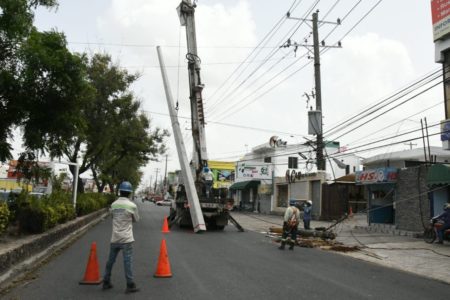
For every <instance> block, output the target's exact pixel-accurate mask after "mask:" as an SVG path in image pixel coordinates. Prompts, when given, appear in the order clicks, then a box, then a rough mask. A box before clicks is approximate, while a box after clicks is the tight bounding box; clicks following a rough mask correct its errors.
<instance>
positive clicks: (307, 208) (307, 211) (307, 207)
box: [303, 200, 312, 229]
mask: <svg viewBox="0 0 450 300" xmlns="http://www.w3.org/2000/svg"><path fill="white" fill-rule="evenodd" d="M311 210H312V201H311V200H308V201H306V203H305V204H304V206H303V226H304V227H305V229H311V227H310V223H311Z"/></svg>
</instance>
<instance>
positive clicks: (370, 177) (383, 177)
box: [355, 168, 398, 184]
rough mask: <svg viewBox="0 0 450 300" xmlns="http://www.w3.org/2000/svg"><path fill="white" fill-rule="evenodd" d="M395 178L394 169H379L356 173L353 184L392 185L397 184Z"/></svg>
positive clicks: (395, 171)
mask: <svg viewBox="0 0 450 300" xmlns="http://www.w3.org/2000/svg"><path fill="white" fill-rule="evenodd" d="M397 177H398V172H397V169H396V168H379V169H372V170H365V171H357V172H356V178H355V182H356V183H357V184H372V183H394V182H397Z"/></svg>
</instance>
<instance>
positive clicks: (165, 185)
mask: <svg viewBox="0 0 450 300" xmlns="http://www.w3.org/2000/svg"><path fill="white" fill-rule="evenodd" d="M166 191H167V154H166V168H165V170H164V192H166Z"/></svg>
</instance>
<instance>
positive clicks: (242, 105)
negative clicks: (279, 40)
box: [219, 1, 381, 120]
mask: <svg viewBox="0 0 450 300" xmlns="http://www.w3.org/2000/svg"><path fill="white" fill-rule="evenodd" d="M380 2H381V1H379V2H378V3H377V4H375V5H374V6H373V7H372V8H371V9H370V10H369V12H368V13H366V14H365V15H364V16H363V17H362V18H361V19H360V20H359V21H358V22H357V23H356V24H360V23H361V21H362V20H363V19H365V18H366V17H367V16H368V14H369V13H370V12H372V11H373V9H374V8H375V7H376V6H377V5H378V4H379V3H380ZM358 4H359V2H358V3H357V4H356V5H358ZM356 5H355V6H356ZM355 6H353V7H352V9H351V10H350V12H351V11H353V10H354V8H355ZM348 15H349V13H348V14H346V16H348ZM355 27H356V26H353V27H352V30H353V29H354V28H355ZM349 32H351V31H348V32H347V33H346V34H345V35H344V36H343V37H345V36H346V35H348V34H349ZM342 39H343V38H341V39H339V40H342ZM329 49H330V48H325V49H324V50H323V51H321V54H322V53H325V52H326V51H328V50H329ZM309 64H311V61H309V62H307V63H306V64H305V65H303V66H301V67H300V68H299V69H297V70H296V71H294V72H292V73H290V74H289V75H287V76H286V77H285V78H283V79H282V80H280V81H278V82H277V83H276V84H274V85H272V86H270V87H269V88H267V89H266V90H265V91H264V92H262V93H261V94H258V95H257V96H255V97H254V98H253V99H252V100H250V101H249V102H248V103H243V102H242V100H245V99H247V98H248V97H249V96H246V97H245V99H238V100H239V101H235V102H239V103H241V106H240V107H237V108H236V107H235V108H234V109H233V110H232V111H229V112H228V113H227V114H226V116H222V117H221V118H219V120H222V119H223V118H225V117H228V116H229V115H231V114H233V113H236V112H237V111H239V110H242V109H243V108H245V107H246V106H248V105H250V104H251V103H253V102H255V101H257V100H258V99H260V98H261V97H262V96H264V95H266V94H267V93H269V92H270V91H273V90H274V88H276V87H277V86H279V85H280V84H281V83H283V82H284V81H286V80H287V79H289V78H290V77H292V76H294V75H295V74H296V73H298V72H300V71H301V70H303V69H304V68H305V67H306V66H307V65H309ZM284 70H286V68H285V69H284ZM274 78H275V76H274V77H272V78H271V80H268V81H266V82H265V83H264V84H263V85H261V86H259V87H258V88H257V89H256V90H258V91H259V90H261V89H262V88H263V87H266V86H267V83H268V82H270V81H272V80H273V79H274Z"/></svg>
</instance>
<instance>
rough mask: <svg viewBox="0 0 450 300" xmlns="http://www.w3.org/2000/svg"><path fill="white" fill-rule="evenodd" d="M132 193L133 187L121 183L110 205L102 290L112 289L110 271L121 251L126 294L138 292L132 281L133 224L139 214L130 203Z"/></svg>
mask: <svg viewBox="0 0 450 300" xmlns="http://www.w3.org/2000/svg"><path fill="white" fill-rule="evenodd" d="M132 192H133V187H132V185H131V183H129V182H128V181H123V182H122V183H121V184H120V185H119V195H120V197H119V198H118V199H117V200H116V201H114V202H113V203H112V204H111V213H112V219H113V220H112V235H111V243H110V249H109V258H108V262H107V263H106V267H105V274H104V276H103V289H104V290H107V289H110V288H112V287H113V286H112V284H111V271H112V268H113V265H114V262H115V261H116V257H117V255H118V254H119V252H120V250H122V255H123V263H124V269H125V279H126V281H127V288H126V290H125V292H126V293H135V292H137V291H139V289H138V288H137V287H136V284H135V283H134V280H133V271H132V265H133V242H134V237H133V222H137V221H139V213H138V209H137V206H136V204H134V203H133V202H131V201H130V199H129V197H130V195H131V193H132Z"/></svg>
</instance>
